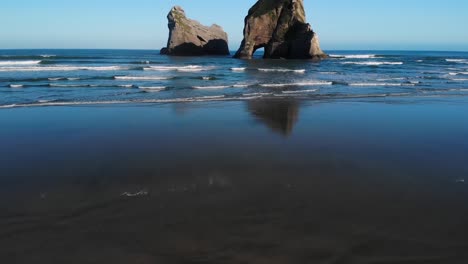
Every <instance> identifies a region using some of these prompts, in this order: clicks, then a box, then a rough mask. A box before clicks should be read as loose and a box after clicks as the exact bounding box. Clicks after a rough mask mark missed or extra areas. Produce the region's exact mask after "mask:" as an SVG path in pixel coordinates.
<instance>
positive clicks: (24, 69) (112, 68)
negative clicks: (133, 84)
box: [0, 66, 130, 72]
mask: <svg viewBox="0 0 468 264" xmlns="http://www.w3.org/2000/svg"><path fill="white" fill-rule="evenodd" d="M129 69H130V68H129V67H122V66H96V67H78V66H51V67H47V66H40V67H22V68H21V67H1V68H0V72H27V71H86V70H87V71H118V70H129Z"/></svg>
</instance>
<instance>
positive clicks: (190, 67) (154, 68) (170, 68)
mask: <svg viewBox="0 0 468 264" xmlns="http://www.w3.org/2000/svg"><path fill="white" fill-rule="evenodd" d="M214 68H215V67H213V66H199V65H187V66H150V67H148V68H144V70H150V71H179V72H199V71H208V70H212V69H214Z"/></svg>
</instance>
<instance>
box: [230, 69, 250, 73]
mask: <svg viewBox="0 0 468 264" xmlns="http://www.w3.org/2000/svg"><path fill="white" fill-rule="evenodd" d="M245 70H247V68H231V71H237V72H241V71H245Z"/></svg>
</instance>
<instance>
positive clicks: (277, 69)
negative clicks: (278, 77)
mask: <svg viewBox="0 0 468 264" xmlns="http://www.w3.org/2000/svg"><path fill="white" fill-rule="evenodd" d="M258 70H259V71H261V72H295V73H305V71H306V70H305V69H300V70H292V69H282V68H272V69H265V68H259V69H258Z"/></svg>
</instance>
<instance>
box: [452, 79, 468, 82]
mask: <svg viewBox="0 0 468 264" xmlns="http://www.w3.org/2000/svg"><path fill="white" fill-rule="evenodd" d="M452 80H453V81H458V82H466V81H468V79H466V78H457V79H452Z"/></svg>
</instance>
